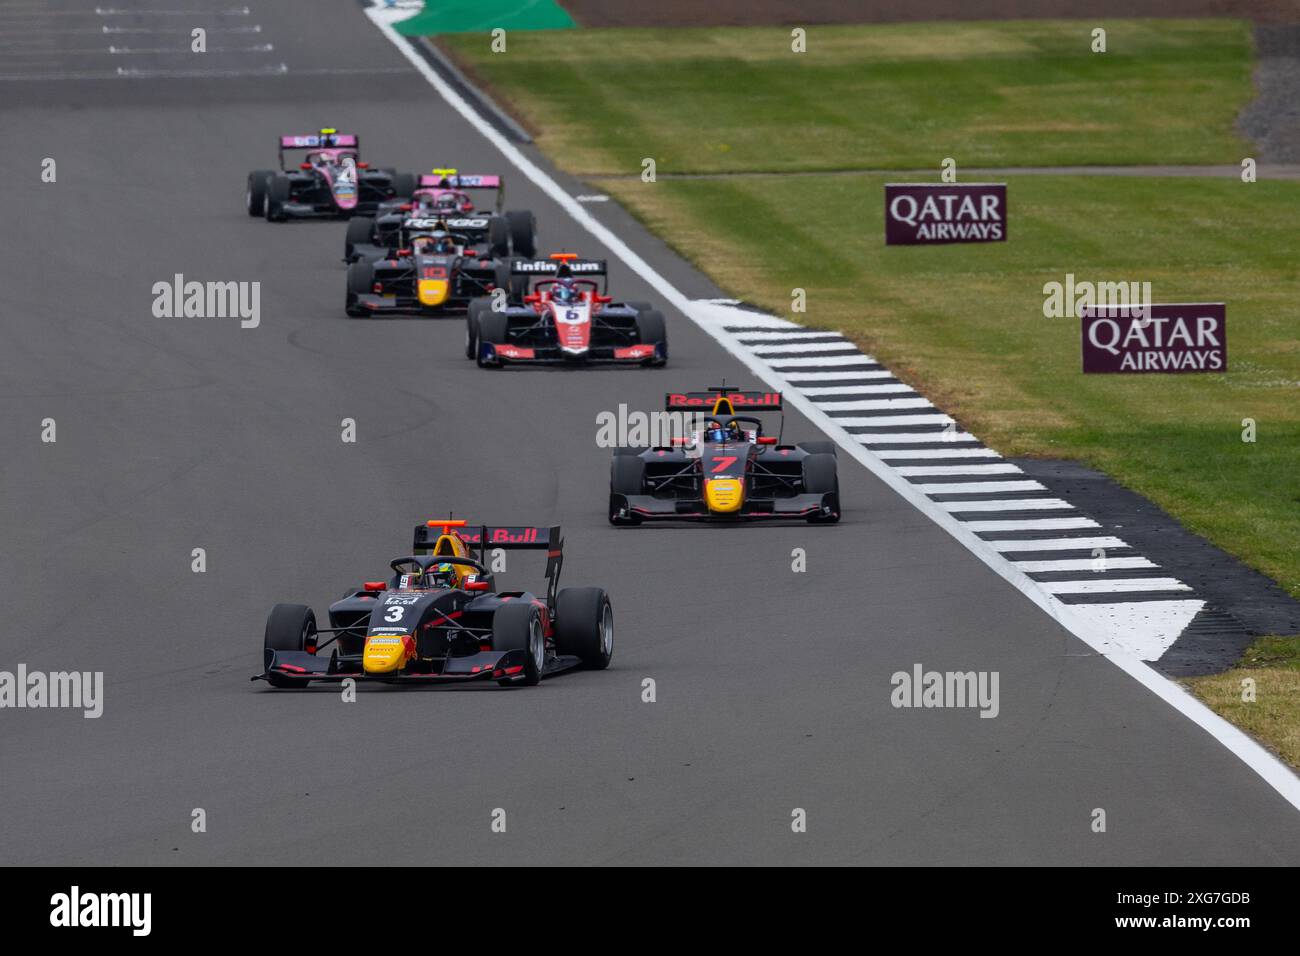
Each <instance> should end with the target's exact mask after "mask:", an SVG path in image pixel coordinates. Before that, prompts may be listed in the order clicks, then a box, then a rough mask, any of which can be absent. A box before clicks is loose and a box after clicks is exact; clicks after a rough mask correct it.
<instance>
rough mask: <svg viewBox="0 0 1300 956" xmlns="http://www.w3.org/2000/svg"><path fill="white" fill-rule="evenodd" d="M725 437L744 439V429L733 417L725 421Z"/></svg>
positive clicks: (735, 439)
mask: <svg viewBox="0 0 1300 956" xmlns="http://www.w3.org/2000/svg"><path fill="white" fill-rule="evenodd" d="M727 437H728V440H729V441H745V440H746V436H745V429H743V428H741V427H740V422H738V421H736V420H735V419H734V418H733V419H732V420H731V421H729V422H727Z"/></svg>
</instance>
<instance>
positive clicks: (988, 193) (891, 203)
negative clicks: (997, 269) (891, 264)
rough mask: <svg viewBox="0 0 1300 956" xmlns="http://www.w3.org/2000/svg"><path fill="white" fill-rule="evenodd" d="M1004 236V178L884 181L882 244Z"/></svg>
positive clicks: (984, 239) (988, 239) (1001, 239)
mask: <svg viewBox="0 0 1300 956" xmlns="http://www.w3.org/2000/svg"><path fill="white" fill-rule="evenodd" d="M1006 238H1007V185H1006V183H961V184H958V183H886V184H885V245H887V246H916V245H935V244H939V243H947V242H1005V241H1006Z"/></svg>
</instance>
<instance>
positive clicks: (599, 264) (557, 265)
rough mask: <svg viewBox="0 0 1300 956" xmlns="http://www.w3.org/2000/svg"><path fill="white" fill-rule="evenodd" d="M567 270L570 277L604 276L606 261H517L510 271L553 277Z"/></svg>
mask: <svg viewBox="0 0 1300 956" xmlns="http://www.w3.org/2000/svg"><path fill="white" fill-rule="evenodd" d="M566 268H567V271H568V274H569V275H575V276H603V275H605V260H604V259H569V258H565V259H516V260H515V261H514V262H513V263H511V265H510V271H511V272H512V273H513V274H514V275H517V276H553V275H559V274H561V270H564V269H566Z"/></svg>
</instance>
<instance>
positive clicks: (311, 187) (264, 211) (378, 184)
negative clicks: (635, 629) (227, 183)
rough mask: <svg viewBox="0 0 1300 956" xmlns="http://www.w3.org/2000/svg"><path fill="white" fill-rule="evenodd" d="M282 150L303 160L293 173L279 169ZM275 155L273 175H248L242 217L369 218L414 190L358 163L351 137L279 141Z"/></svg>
mask: <svg viewBox="0 0 1300 956" xmlns="http://www.w3.org/2000/svg"><path fill="white" fill-rule="evenodd" d="M285 150H292V151H297V150H306V153H307V155H306V159H305V161H304V162H302V163H300V164H299V166H298V168H297V169H292V170H290V169H285V168H284V153H285ZM278 155H279V159H280V168H279V170H273V169H258V170H255V171H253V172H251V173H249V174H248V190H247V192H246V193H245V205H246V206H247V208H248V214H249V215H250V216H265V217H266V218H267V220H268V221H270V222H284V221H285V220H287V219H346V218H348V217H350V216H354V215H368V216H373V215H374V214H375V211H376V210H377V209H378V208H379V206H380V204H381V203H383V202H386V201H390V200H393V199H400V198H404V197H408V196H410V195H411V193H412V192H413V191H414V189H415V186H416V179H415V176H413V175H412V174H410V173H399V172H397V171H396V170H392V169H371V168H370V164H369V163H364V162H362V161H361V140H360V139H359V138H358V137H356V136H354V135H352V134H351V133H340V132H338V131H337V130H333V129H323V130H321V131H320V132H319V133H309V134H306V135H302V136H281V137H280V149H279V153H278Z"/></svg>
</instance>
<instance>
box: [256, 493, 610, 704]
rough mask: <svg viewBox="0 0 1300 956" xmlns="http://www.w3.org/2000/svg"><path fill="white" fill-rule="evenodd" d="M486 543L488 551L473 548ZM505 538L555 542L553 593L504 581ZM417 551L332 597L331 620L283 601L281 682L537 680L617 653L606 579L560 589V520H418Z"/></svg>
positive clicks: (272, 666) (272, 650) (274, 653)
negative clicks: (500, 570) (493, 558)
mask: <svg viewBox="0 0 1300 956" xmlns="http://www.w3.org/2000/svg"><path fill="white" fill-rule="evenodd" d="M475 548H477V551H478V554H477V556H475V555H474V549H475ZM489 548H491V549H495V548H507V549H525V550H540V551H545V552H546V594H545V595H544V596H540V597H539V596H537V595H535V594H532V593H530V592H528V591H498V590H497V589H496V581H495V578H494V575H493V573H492V572H491V571H490V570H489V569H488V567H487V565H486V564H485V557H486V553H487V550H488V549H489ZM412 550H413V551H414V552H415V553H414V554H411V555H409V556H405V557H400V558H396V559H394V560H393V561H392V562H390V564H389V568H390V574H389V575H388V576H387V577H386V578H384V579H382V580H376V581H367V582H365V584H363V585H362V586H361V587H360V588H357V589H356V590H354V591H351V592H350V593H349V594H347V595H346V596H345V597H343V598H342V599H340V600H338V601H335V602H334V603H333V604H331V605H330V607H329V612H328V615H329V626H328V627H324V628H321V627H317V626H316V615H315V614H314V613H313V612H312V610H311V608H309V607H306V606H304V605H301V604H277V605H276V606H275V607H274V608H273V609H272V611H271V614H270V617H269V618H267V622H266V634H265V637H264V639H263V662H262V664H263V668H262V673H261V674H258V675H256V676H254V678H253V679H254V680H265V681H267V682H268V683H269V684H270V685H271V686H272V687H279V688H288V687H305V686H307V685H308V684H310V683H311V682H312V681H326V682H338V681H342V680H346V679H349V678H352V679H356V680H370V681H386V682H389V683H408V682H414V683H440V682H441V683H454V682H463V681H473V680H495V681H497V683H499V684H502V685H504V686H509V685H512V684H523V685H532V684H536V683H538V682H539V681H540V680H541V679H542V678H543V677H550V676H552V675H554V674H558V673H561V672H562V671H566V670H570V669H571V668H575V667H585V668H589V669H592V670H602V669H604V668H606V667H608V666H609V661H610V657H611V655H612V654H613V653H614V612H613V610H612V609H611V607H610V602H609V597H608V595H606V593H605V592H604V591H603V590H602V589H600V588H565V589H564V590H560V589H559V581H560V568H561V565H562V564H563V560H564V542H563V540H562V538H561V536H560V529H559V528H558V527H552V528H537V527H486V526H483V527H476V528H470V527H467V524H466V522H465V521H464V520H455V521H453V520H451V519H447V520H434V521H429V522H428V523H426V524H422V525H417V526H416V528H415V541H414V545H413V548H412Z"/></svg>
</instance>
